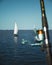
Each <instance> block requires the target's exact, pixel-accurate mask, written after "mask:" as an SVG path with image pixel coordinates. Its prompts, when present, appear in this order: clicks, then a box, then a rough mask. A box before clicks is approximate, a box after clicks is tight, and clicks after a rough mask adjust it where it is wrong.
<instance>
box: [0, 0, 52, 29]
mask: <svg viewBox="0 0 52 65" xmlns="http://www.w3.org/2000/svg"><path fill="white" fill-rule="evenodd" d="M44 4H45V9H46V16H47V20H48V24H49V29H52V0H44ZM15 22H16V23H17V25H18V28H19V29H23V30H26V29H28V30H29V29H34V27H36V28H37V29H41V28H42V18H41V8H40V0H0V30H13V29H14V24H15Z"/></svg>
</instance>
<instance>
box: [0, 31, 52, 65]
mask: <svg viewBox="0 0 52 65" xmlns="http://www.w3.org/2000/svg"><path fill="white" fill-rule="evenodd" d="M34 35H35V34H34V32H33V31H32V30H20V31H19V35H18V37H14V35H13V31H12V30H9V31H7V30H3V31H2V30H0V65H48V64H49V65H50V58H49V57H48V55H49V52H48V53H46V52H45V51H44V52H43V51H42V50H41V46H31V44H35V40H34ZM22 39H25V40H27V41H28V42H27V43H25V44H22ZM50 42H52V31H50ZM51 45H52V44H51ZM47 61H48V62H49V63H48V62H47Z"/></svg>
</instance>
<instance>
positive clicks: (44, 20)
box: [40, 0, 49, 47]
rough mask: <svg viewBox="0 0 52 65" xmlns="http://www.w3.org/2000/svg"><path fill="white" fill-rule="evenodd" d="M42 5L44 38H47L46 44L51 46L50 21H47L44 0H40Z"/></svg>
mask: <svg viewBox="0 0 52 65" xmlns="http://www.w3.org/2000/svg"><path fill="white" fill-rule="evenodd" d="M40 6H41V14H42V29H43V31H44V40H45V44H46V46H48V47H49V32H48V22H47V17H46V13H45V6H44V0H40Z"/></svg>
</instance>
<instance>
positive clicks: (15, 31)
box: [14, 22, 18, 35]
mask: <svg viewBox="0 0 52 65" xmlns="http://www.w3.org/2000/svg"><path fill="white" fill-rule="evenodd" d="M14 35H18V26H17V24H16V22H15V26H14Z"/></svg>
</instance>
